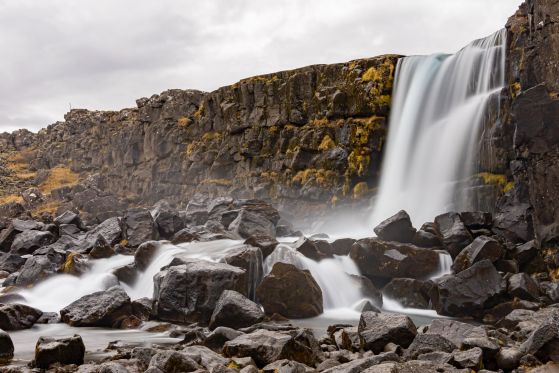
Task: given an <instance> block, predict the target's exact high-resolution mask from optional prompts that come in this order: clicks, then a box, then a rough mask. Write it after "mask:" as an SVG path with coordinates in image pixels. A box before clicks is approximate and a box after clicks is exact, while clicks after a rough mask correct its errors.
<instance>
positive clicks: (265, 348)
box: [223, 329, 322, 367]
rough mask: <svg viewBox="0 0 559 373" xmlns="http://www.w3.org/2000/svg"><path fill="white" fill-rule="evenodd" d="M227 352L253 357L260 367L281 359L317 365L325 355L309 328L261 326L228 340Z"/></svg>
mask: <svg viewBox="0 0 559 373" xmlns="http://www.w3.org/2000/svg"><path fill="white" fill-rule="evenodd" d="M223 353H224V355H225V356H227V357H233V356H236V357H251V358H252V359H254V361H255V362H256V364H257V365H258V366H259V367H263V366H266V365H268V364H271V363H273V362H274V361H277V360H281V359H288V360H294V361H297V362H299V363H303V364H306V365H308V366H314V365H315V364H316V363H317V362H318V361H319V360H320V359H321V357H322V352H321V351H320V346H319V345H318V341H317V340H316V339H315V338H314V336H313V335H312V333H311V332H310V331H308V330H294V331H292V332H275V331H269V330H265V329H259V330H256V331H254V332H252V333H249V334H243V335H241V336H239V337H237V338H235V339H233V340H231V341H228V342H226V343H225V346H224V347H223Z"/></svg>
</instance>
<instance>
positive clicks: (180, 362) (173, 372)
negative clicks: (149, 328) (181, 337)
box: [146, 351, 202, 373]
mask: <svg viewBox="0 0 559 373" xmlns="http://www.w3.org/2000/svg"><path fill="white" fill-rule="evenodd" d="M201 368H202V367H201V366H200V365H199V364H198V363H197V362H196V361H194V360H193V359H192V358H190V357H189V356H188V355H187V354H185V353H184V352H179V351H161V352H158V353H156V354H155V355H153V357H152V358H151V361H150V362H149V368H148V370H147V371H150V372H154V373H155V372H161V373H183V372H194V371H196V370H198V369H201ZM150 369H152V370H150ZM147 371H146V372H147Z"/></svg>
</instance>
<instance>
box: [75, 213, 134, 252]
mask: <svg viewBox="0 0 559 373" xmlns="http://www.w3.org/2000/svg"><path fill="white" fill-rule="evenodd" d="M99 237H102V239H103V240H104V241H105V242H106V243H107V245H109V246H111V247H112V246H113V245H116V244H117V243H119V242H120V241H121V240H122V239H123V238H124V237H123V231H122V224H121V221H120V219H119V218H116V217H114V218H109V219H107V220H105V221H103V222H102V223H101V224H99V225H98V226H96V227H95V228H93V229H92V230H90V231H89V232H87V234H86V236H85V239H84V242H83V243H82V247H81V249H82V250H83V251H85V252H89V251H90V250H91V249H92V248H93V246H94V245H95V243H96V242H97V241H98V240H99Z"/></svg>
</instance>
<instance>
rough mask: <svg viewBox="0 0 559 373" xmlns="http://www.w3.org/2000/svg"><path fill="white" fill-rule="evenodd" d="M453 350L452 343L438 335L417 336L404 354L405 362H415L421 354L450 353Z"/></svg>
mask: <svg viewBox="0 0 559 373" xmlns="http://www.w3.org/2000/svg"><path fill="white" fill-rule="evenodd" d="M454 349H455V346H454V343H452V342H450V341H449V340H448V339H446V338H445V337H444V336H442V335H438V334H417V335H416V336H415V338H414V339H413V342H412V343H411V344H410V345H409V347H408V348H407V349H406V351H405V353H404V358H405V359H406V360H415V359H417V357H418V356H419V355H421V354H427V353H431V352H447V353H450V352H452V351H453V350H454Z"/></svg>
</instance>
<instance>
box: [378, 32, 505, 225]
mask: <svg viewBox="0 0 559 373" xmlns="http://www.w3.org/2000/svg"><path fill="white" fill-rule="evenodd" d="M505 39H506V32H505V30H501V31H499V32H497V33H495V34H493V35H491V36H489V37H487V38H485V39H480V40H476V41H474V42H472V43H471V44H470V45H468V46H467V47H465V48H464V49H462V50H461V51H460V52H458V53H456V54H454V55H442V54H435V55H431V56H412V57H405V58H402V59H400V60H399V61H398V65H397V68H396V77H395V83H394V84H395V85H394V92H393V101H392V110H391V114H390V124H389V132H388V140H387V145H386V153H385V155H384V161H383V166H382V176H381V182H380V187H379V193H378V195H377V197H376V198H375V202H374V210H373V214H372V217H371V223H372V224H377V223H379V222H380V221H382V220H383V219H385V218H387V217H388V216H392V215H394V214H395V213H396V212H398V211H399V210H402V209H404V210H406V211H407V212H408V213H409V214H410V216H411V217H412V220H413V221H414V223H415V224H422V223H424V222H426V221H432V220H433V218H434V217H435V216H436V215H438V214H440V213H444V212H447V211H453V210H460V209H461V208H463V206H464V205H463V203H464V201H461V200H457V199H456V198H455V196H456V195H457V194H458V195H460V194H461V193H456V188H457V187H460V185H463V183H462V184H461V183H460V182H462V181H464V180H466V179H468V178H469V177H470V176H472V174H473V172H474V169H475V163H476V156H477V153H478V146H479V138H480V130H481V129H482V126H483V122H484V119H485V114H486V109H487V104H488V102H489V101H490V100H491V98H492V96H493V95H495V94H497V93H498V92H500V91H501V89H502V88H503V87H504V79H505V78H504V72H505V51H506V42H505Z"/></svg>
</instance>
